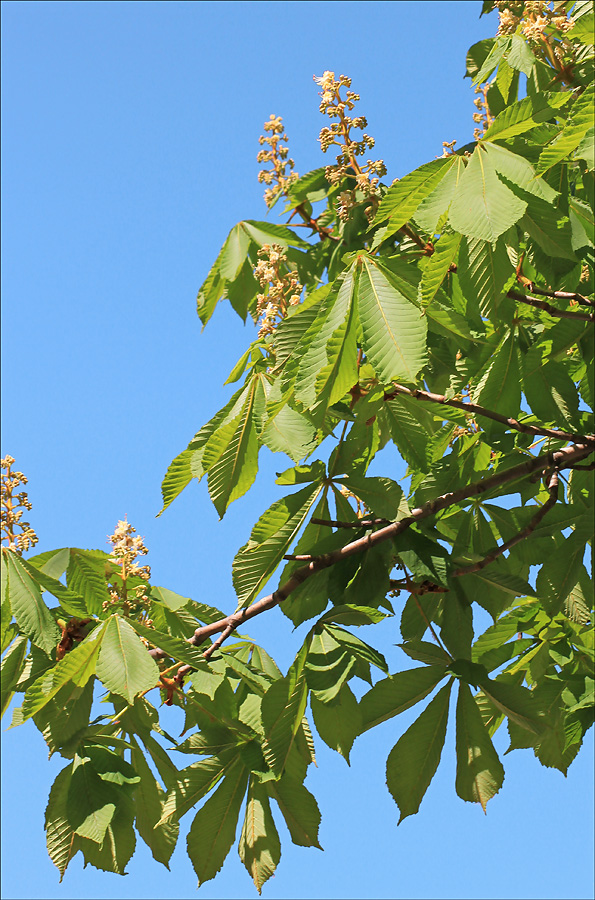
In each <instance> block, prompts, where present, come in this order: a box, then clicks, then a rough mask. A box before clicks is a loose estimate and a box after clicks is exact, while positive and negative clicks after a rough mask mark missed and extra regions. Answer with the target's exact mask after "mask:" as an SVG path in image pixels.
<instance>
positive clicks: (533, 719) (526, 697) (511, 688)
mask: <svg viewBox="0 0 595 900" xmlns="http://www.w3.org/2000/svg"><path fill="white" fill-rule="evenodd" d="M481 689H482V691H483V693H484V694H485V695H486V697H488V699H489V700H491V701H492V703H493V704H494V706H495V707H496V708H497V709H499V710H500V712H503V713H504V714H505V715H506V716H508V718H509V719H511V720H512V721H513V722H515V723H516V724H517V725H520V727H521V728H524V729H526V730H527V731H532V732H533V733H534V734H539V733H540V732H541V731H542V730H543V726H542V724H541V722H540V721H539V708H538V706H537V704H536V702H535V697H534V696H533V693H532V692H531V691H529V690H527V688H524V687H521V686H520V685H517V684H506V683H505V682H504V681H497V680H496V681H491V680H486V681H482V683H481Z"/></svg>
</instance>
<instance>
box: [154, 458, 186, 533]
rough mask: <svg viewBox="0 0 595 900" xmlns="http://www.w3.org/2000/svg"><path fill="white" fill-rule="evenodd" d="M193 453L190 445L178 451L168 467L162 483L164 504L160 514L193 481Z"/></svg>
mask: <svg viewBox="0 0 595 900" xmlns="http://www.w3.org/2000/svg"><path fill="white" fill-rule="evenodd" d="M193 454H194V450H192V449H191V448H190V447H188V448H187V449H186V450H182V452H181V453H178V455H177V456H176V457H175V458H174V459H172V461H171V462H170V464H169V466H168V467H167V472H166V473H165V476H164V478H163V482H162V483H161V496H162V497H163V506H162V508H161V509H160V511H159V512H158V513H157V515H158V516H160V515H161V514H162V513H163V512H165V510H166V509H167V507H168V506H169V505H170V503H173V501H174V500H175V499H176V497H178V496H179V495H180V494H181V493H182V491H183V490H184V488H185V487H187V486H188V485H189V484H190V482H191V481H192V468H191V466H190V462H191V460H192V456H193Z"/></svg>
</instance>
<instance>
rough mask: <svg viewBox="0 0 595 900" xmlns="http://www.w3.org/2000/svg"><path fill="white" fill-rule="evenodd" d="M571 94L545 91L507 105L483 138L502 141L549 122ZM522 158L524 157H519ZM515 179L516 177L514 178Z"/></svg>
mask: <svg viewBox="0 0 595 900" xmlns="http://www.w3.org/2000/svg"><path fill="white" fill-rule="evenodd" d="M570 97H571V95H570V94H562V93H558V94H556V93H543V94H538V95H537V96H536V97H524V98H523V99H522V100H518V101H516V102H515V103H511V104H510V106H507V107H506V109H504V110H503V111H502V112H501V113H499V115H497V116H496V118H495V119H494V121H493V122H492V124H491V125H490V127H489V128H488V130H487V131H486V133H485V134H484V136H483V138H482V143H483V142H484V141H493V140H495V139H496V138H497V139H498V140H499V141H501V140H504V139H509V138H511V137H514V136H515V135H517V134H524V133H525V132H527V131H531V129H533V128H535V126H536V125H539V124H541V123H542V122H549V121H551V119H553V118H554V116H555V115H556V114H557V111H558V109H560V107H562V106H564V104H565V103H567V102H568V100H569V99H570ZM519 158H522V157H519ZM512 180H514V179H512Z"/></svg>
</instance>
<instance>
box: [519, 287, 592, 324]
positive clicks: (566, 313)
mask: <svg viewBox="0 0 595 900" xmlns="http://www.w3.org/2000/svg"><path fill="white" fill-rule="evenodd" d="M508 296H509V297H510V298H511V299H512V300H517V301H518V302H519V303H526V304H527V305H528V306H536V307H537V309H543V310H544V311H545V312H546V313H549V314H550V316H556V317H557V318H559V319H582V320H583V321H584V322H595V313H582V312H573V311H572V310H570V309H558V307H557V306H552V305H551V303H546V302H545V301H544V300H537V299H536V298H535V297H527V296H526V295H525V294H520V293H519V292H518V291H513V290H510V291H508Z"/></svg>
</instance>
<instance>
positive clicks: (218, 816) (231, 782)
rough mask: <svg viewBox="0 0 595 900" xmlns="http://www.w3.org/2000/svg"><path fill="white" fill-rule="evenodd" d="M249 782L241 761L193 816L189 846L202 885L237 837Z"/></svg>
mask: <svg viewBox="0 0 595 900" xmlns="http://www.w3.org/2000/svg"><path fill="white" fill-rule="evenodd" d="M247 782H248V772H247V770H246V768H245V766H244V765H243V763H241V762H240V761H239V760H238V761H237V762H236V763H235V764H234V765H233V766H232V767H231V769H230V770H229V772H228V773H227V775H226V777H225V778H224V779H223V782H222V783H221V784H220V785H219V787H218V788H217V790H216V791H215V793H214V794H213V795H212V797H209V799H208V800H207V802H206V803H205V804H204V805H203V806H202V807H201V808H200V809H199V811H198V812H197V814H196V816H195V817H194V820H193V822H192V825H191V827H190V831H189V832H188V837H187V840H186V846H187V850H188V856H189V857H190V861H191V862H192V865H193V867H194V871H195V872H196V874H197V876H198V884H199V886H200V885H201V884H204V882H205V881H209V880H210V879H211V878H214V877H215V875H216V874H217V872H219V871H220V869H221V866H222V865H223V863H224V862H225V858H226V856H227V854H228V853H229V851H230V849H231V846H232V844H233V842H234V840H235V836H236V828H237V824H238V816H239V814H240V806H241V805H242V800H243V799H244V794H245V792H246V785H247Z"/></svg>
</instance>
